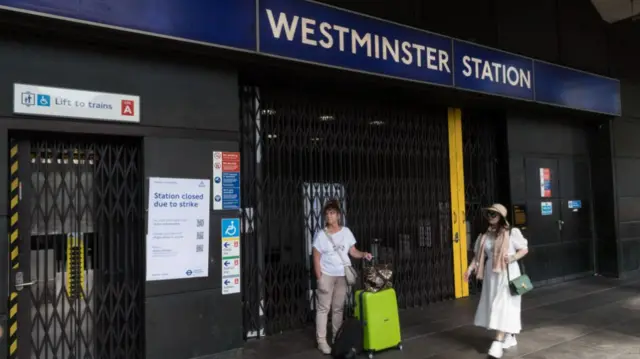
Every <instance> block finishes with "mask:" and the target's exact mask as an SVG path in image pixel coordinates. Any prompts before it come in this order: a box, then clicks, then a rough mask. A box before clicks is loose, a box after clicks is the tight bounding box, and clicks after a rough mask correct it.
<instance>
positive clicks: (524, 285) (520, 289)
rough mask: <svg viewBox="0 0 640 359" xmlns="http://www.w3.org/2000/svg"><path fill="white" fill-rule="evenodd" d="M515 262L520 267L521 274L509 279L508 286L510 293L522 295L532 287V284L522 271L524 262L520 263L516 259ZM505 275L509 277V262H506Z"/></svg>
mask: <svg viewBox="0 0 640 359" xmlns="http://www.w3.org/2000/svg"><path fill="white" fill-rule="evenodd" d="M517 263H518V266H519V267H520V273H522V274H521V275H520V276H519V277H517V278H514V279H510V280H509V288H510V289H511V294H512V295H524V294H525V293H528V292H530V291H531V290H532V289H533V284H531V279H530V278H529V276H528V275H527V274H526V273H525V271H524V264H521V263H520V261H517ZM507 276H508V277H507V278H511V276H510V275H509V264H507Z"/></svg>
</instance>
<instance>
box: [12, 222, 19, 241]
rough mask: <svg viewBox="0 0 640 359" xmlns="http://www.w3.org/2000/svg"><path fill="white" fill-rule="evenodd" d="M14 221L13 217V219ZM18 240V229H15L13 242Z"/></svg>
mask: <svg viewBox="0 0 640 359" xmlns="http://www.w3.org/2000/svg"><path fill="white" fill-rule="evenodd" d="M11 220H12V221H13V217H12V219H11ZM17 240H18V230H17V229H16V230H15V231H13V232H12V233H11V243H13V242H15V241H17Z"/></svg>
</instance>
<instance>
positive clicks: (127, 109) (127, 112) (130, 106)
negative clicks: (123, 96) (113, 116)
mask: <svg viewBox="0 0 640 359" xmlns="http://www.w3.org/2000/svg"><path fill="white" fill-rule="evenodd" d="M134 105H135V102H133V101H132V100H122V104H121V106H120V113H121V114H122V116H135V110H134V108H135V106H134Z"/></svg>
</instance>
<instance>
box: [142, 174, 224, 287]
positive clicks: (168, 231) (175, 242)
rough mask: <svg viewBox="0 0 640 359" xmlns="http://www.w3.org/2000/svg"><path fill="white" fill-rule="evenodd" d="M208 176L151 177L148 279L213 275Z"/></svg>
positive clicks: (147, 254)
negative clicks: (201, 177)
mask: <svg viewBox="0 0 640 359" xmlns="http://www.w3.org/2000/svg"><path fill="white" fill-rule="evenodd" d="M210 185H211V182H210V180H208V179H184V178H159V177H151V178H149V204H148V205H149V207H148V223H147V249H146V252H147V253H146V256H147V281H158V280H170V279H184V278H198V277H207V276H208V275H209V208H210V205H211V202H210V195H211V193H210V192H211V190H210Z"/></svg>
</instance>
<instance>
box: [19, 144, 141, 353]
mask: <svg viewBox="0 0 640 359" xmlns="http://www.w3.org/2000/svg"><path fill="white" fill-rule="evenodd" d="M10 155H11V157H10V166H11V176H12V178H11V197H10V198H11V208H10V210H11V217H10V218H11V225H12V227H11V233H10V238H11V240H10V242H11V267H12V270H11V280H10V292H11V296H10V311H11V313H10V325H9V326H10V338H9V345H10V347H9V353H10V355H11V357H13V358H16V357H19V358H39V359H49V358H52V359H53V358H78V359H80V358H82V359H87V358H96V359H97V358H123V359H124V358H127V359H130V358H143V357H144V355H143V339H144V333H143V321H144V316H143V300H144V281H143V279H144V277H143V273H144V272H143V269H144V255H143V254H144V251H143V249H144V236H143V228H144V227H143V212H142V209H143V208H144V207H143V203H142V201H143V193H142V177H141V176H142V173H141V168H140V151H139V147H138V144H137V142H136V141H132V142H129V141H127V140H121V139H105V138H100V139H88V140H87V141H84V140H77V139H64V138H63V137H62V136H60V135H59V134H55V135H51V134H49V135H42V136H35V135H28V136H25V137H15V138H14V139H13V140H12V141H11V144H10Z"/></svg>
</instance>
